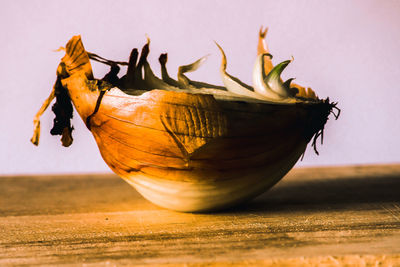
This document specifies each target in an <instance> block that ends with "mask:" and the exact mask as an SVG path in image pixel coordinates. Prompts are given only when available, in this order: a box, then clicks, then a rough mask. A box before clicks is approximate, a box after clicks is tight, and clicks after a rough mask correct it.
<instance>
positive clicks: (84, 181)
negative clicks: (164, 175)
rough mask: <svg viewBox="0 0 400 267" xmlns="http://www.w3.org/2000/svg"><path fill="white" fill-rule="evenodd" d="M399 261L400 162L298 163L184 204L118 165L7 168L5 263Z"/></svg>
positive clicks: (2, 230) (0, 236) (2, 181)
mask: <svg viewBox="0 0 400 267" xmlns="http://www.w3.org/2000/svg"><path fill="white" fill-rule="evenodd" d="M7 264H10V265H12V264H18V265H24V264H27V265H33V264H39V265H61V264H66V265H75V264H79V265H81V264H87V265H93V266H98V265H100V266H103V265H107V266H112V265H114V264H116V265H125V264H126V265H158V266H159V265H165V266H170V265H171V266H172V265H181V266H187V265H195V266H203V265H206V266H209V265H220V266H225V265H230V266H232V265H233V266H235V265H238V266H239V265H249V266H260V265H265V266H268V265H273V264H278V265H280V266H292V265H308V264H313V265H320V264H325V266H338V265H343V264H349V265H350V264H356V265H359V266H369V264H370V265H371V266H376V264H377V265H379V266H400V165H386V166H363V167H361V166H356V167H340V168H299V169H294V170H292V171H291V172H290V173H289V174H288V175H287V176H286V177H285V178H284V179H283V180H282V181H281V182H280V183H279V184H278V185H277V186H275V187H274V188H273V189H272V190H270V191H269V192H267V193H265V194H264V195H262V196H260V197H258V198H257V199H255V200H253V201H252V202H250V203H247V204H246V205H243V206H240V207H237V208H235V209H232V210H228V211H224V212H219V213H215V214H184V213H177V212H172V211H169V210H165V209H161V208H158V207H156V206H154V205H153V204H151V203H149V202H147V201H146V200H144V199H143V198H142V197H141V196H140V195H138V193H136V191H135V190H134V189H133V188H131V187H130V186H129V185H128V184H126V183H125V182H124V181H123V180H122V179H119V178H118V177H116V176H114V175H72V176H69V175H64V176H21V177H0V265H1V266H3V265H7Z"/></svg>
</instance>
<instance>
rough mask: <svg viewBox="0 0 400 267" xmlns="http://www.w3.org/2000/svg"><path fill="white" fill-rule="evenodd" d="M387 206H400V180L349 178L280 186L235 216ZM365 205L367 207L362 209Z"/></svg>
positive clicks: (388, 177)
mask: <svg viewBox="0 0 400 267" xmlns="http://www.w3.org/2000/svg"><path fill="white" fill-rule="evenodd" d="M388 202H392V203H393V202H398V203H400V176H399V175H392V176H377V177H366V178H360V177H356V178H355V177H348V178H340V179H327V180H322V179H321V180H311V181H298V182H295V181H290V182H284V181H282V182H281V183H278V184H277V185H276V186H275V187H273V188H272V189H271V190H269V191H268V192H266V193H264V194H262V195H261V196H259V197H258V198H256V199H254V200H252V201H250V202H248V203H246V204H243V205H240V206H237V207H236V208H233V209H231V210H230V211H233V212H248V211H251V212H257V211H277V212H279V211H288V210H301V211H305V210H310V211H315V210H326V209H339V210H340V209H343V208H346V209H349V208H354V209H357V207H359V208H360V206H363V209H365V206H366V205H370V206H371V207H373V206H374V205H375V204H376V205H378V204H382V203H388ZM363 204H366V205H363Z"/></svg>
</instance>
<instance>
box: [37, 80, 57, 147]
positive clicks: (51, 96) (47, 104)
mask: <svg viewBox="0 0 400 267" xmlns="http://www.w3.org/2000/svg"><path fill="white" fill-rule="evenodd" d="M54 97H55V90H54V87H53V90H51V93H50V95H49V97H48V98H46V100H45V101H44V102H43V104H42V106H41V107H40V109H39V111H38V112H37V113H36V115H35V117H34V118H33V136H32V138H31V142H32V144H34V145H35V146H37V145H39V140H40V117H41V116H42V114H43V113H44V112H45V111H46V109H47V108H48V107H49V105H50V104H51V102H52V101H53V99H54Z"/></svg>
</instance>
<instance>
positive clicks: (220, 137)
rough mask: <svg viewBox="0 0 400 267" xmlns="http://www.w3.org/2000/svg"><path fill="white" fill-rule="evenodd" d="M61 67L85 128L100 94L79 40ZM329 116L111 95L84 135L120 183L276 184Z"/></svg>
mask: <svg viewBox="0 0 400 267" xmlns="http://www.w3.org/2000/svg"><path fill="white" fill-rule="evenodd" d="M62 64H65V66H66V69H67V71H68V73H69V77H68V78H66V79H63V80H62V83H63V86H64V87H66V88H67V89H68V92H69V94H70V97H71V99H72V102H73V104H74V106H75V108H76V110H77V111H78V113H79V115H80V116H81V118H82V119H83V121H85V122H86V121H87V118H88V116H90V115H91V114H92V113H93V111H94V109H95V105H96V101H97V99H98V97H99V94H100V91H99V88H98V87H96V81H95V80H93V74H92V72H91V66H90V62H89V57H88V56H87V54H86V52H85V50H84V48H83V45H82V43H81V40H80V37H79V36H76V37H74V38H72V39H71V41H70V42H69V43H68V45H67V47H66V56H65V57H64V58H63V60H62ZM330 110H331V107H330V106H329V105H328V104H327V103H325V102H323V101H321V102H318V103H306V102H304V103H301V102H299V103H296V104H271V103H254V102H245V101H228V100H216V99H215V98H214V96H213V95H207V94H191V93H185V92H174V91H166V90H151V91H147V92H145V93H143V94H141V95H137V96H133V95H128V94H125V93H123V92H122V91H120V90H119V89H117V88H113V89H111V90H109V91H107V92H106V93H105V95H104V97H103V99H102V102H101V105H100V107H99V109H98V111H97V113H95V114H94V115H93V116H92V117H91V118H90V121H89V124H90V125H88V128H90V130H91V132H92V134H93V136H94V137H95V139H96V142H97V144H98V147H99V150H100V152H101V155H102V157H103V159H104V160H105V162H106V163H107V164H108V166H109V167H110V168H111V169H112V170H113V171H114V172H115V173H117V174H118V175H120V176H121V177H125V178H126V177H129V176H130V175H135V174H140V175H147V176H148V177H156V178H159V179H167V180H174V181H188V182H196V181H204V180H222V179H224V180H227V179H239V178H241V177H243V178H244V179H245V177H246V176H247V175H248V174H249V173H257V174H258V175H260V174H263V173H265V174H266V175H268V172H275V173H277V172H279V173H281V174H282V176H283V175H284V174H285V173H286V172H287V171H289V170H290V169H291V168H292V167H293V165H294V164H295V163H296V161H297V160H298V159H299V157H300V156H301V154H303V153H304V151H305V148H306V146H307V143H308V142H309V141H310V140H311V138H312V137H313V136H314V135H315V134H316V133H318V131H319V130H321V129H322V128H323V126H324V124H325V122H326V120H327V116H328V115H329V112H330ZM288 162H290V164H288ZM274 182H276V181H274Z"/></svg>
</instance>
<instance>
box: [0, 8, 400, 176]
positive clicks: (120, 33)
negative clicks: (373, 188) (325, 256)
mask: <svg viewBox="0 0 400 267" xmlns="http://www.w3.org/2000/svg"><path fill="white" fill-rule="evenodd" d="M1 3H2V6H1V9H0V30H1V31H0V32H1V35H2V38H1V44H0V45H1V49H0V59H1V64H0V75H1V77H0V78H1V80H0V81H1V87H0V125H1V126H0V146H1V150H0V151H1V152H0V162H1V163H0V173H1V174H28V173H29V174H30V173H75V172H79V173H82V172H105V171H108V168H107V166H106V165H105V163H103V161H102V159H101V157H100V154H99V152H98V149H97V146H96V144H95V142H94V139H93V137H92V136H91V134H90V132H89V131H88V130H87V129H86V127H85V126H84V124H83V123H82V121H81V120H80V118H79V116H78V114H77V113H75V118H74V120H73V125H74V127H75V131H74V132H73V135H74V139H75V140H74V144H73V145H72V146H71V147H69V148H64V147H62V146H61V144H60V142H59V137H53V136H51V135H50V134H49V130H50V129H51V127H52V120H53V114H52V112H51V110H50V109H49V110H48V111H47V112H46V113H45V115H44V116H43V117H42V120H41V121H42V135H41V142H40V146H39V147H34V146H33V145H32V144H31V143H30V142H29V139H30V137H31V135H32V126H33V124H32V119H33V116H34V114H35V113H36V112H37V110H38V109H39V107H40V105H41V104H42V102H43V100H44V99H45V98H46V97H47V96H48V94H49V93H50V90H51V87H52V85H53V83H54V80H55V71H56V67H57V65H58V62H59V60H60V58H61V57H62V56H63V53H62V52H53V50H55V49H57V48H58V47H60V46H63V45H65V44H66V42H67V41H68V40H69V39H70V37H72V36H73V35H76V34H80V35H81V36H82V39H83V42H84V45H85V47H86V49H87V50H88V51H91V52H94V53H97V54H100V55H102V56H104V57H106V58H110V59H114V60H124V61H126V60H127V59H128V57H129V53H130V51H131V49H132V48H133V47H142V45H143V44H144V42H145V34H148V35H149V36H150V38H151V40H152V43H151V54H150V58H149V60H150V63H151V65H152V66H153V69H154V71H155V72H156V73H159V65H158V61H157V58H158V56H159V54H160V53H163V52H168V54H169V62H168V67H169V72H170V74H171V75H172V74H174V73H176V70H177V68H178V66H179V65H182V64H187V63H190V62H192V61H194V60H195V59H197V58H199V57H201V56H203V55H206V54H209V53H210V54H211V56H210V57H209V60H208V61H207V62H206V64H205V65H204V66H203V67H201V68H200V69H199V70H198V71H197V72H195V73H193V74H190V77H191V78H193V79H195V80H204V81H208V82H213V83H219V84H221V82H220V79H219V73H218V68H219V63H220V55H219V52H218V50H217V49H216V46H215V44H214V43H213V41H214V40H216V41H218V42H219V43H220V44H221V45H222V47H223V48H224V49H225V52H226V53H227V56H228V71H229V73H231V74H232V75H234V76H237V77H240V78H241V79H242V80H243V81H245V82H247V83H251V71H252V67H253V63H254V59H255V55H256V45H257V34H258V30H259V28H260V26H261V25H264V26H268V27H269V29H270V30H269V33H268V36H267V40H268V42H269V47H270V50H271V53H272V54H273V55H274V63H278V62H280V61H282V60H286V59H289V58H290V57H291V56H292V55H293V56H294V58H295V60H294V62H293V63H292V64H291V65H290V66H289V67H288V68H287V70H286V71H285V73H284V78H290V77H296V78H297V79H296V82H297V83H299V84H301V85H304V86H310V87H312V88H313V89H314V90H315V91H316V92H317V94H318V95H319V96H320V97H322V98H325V97H327V96H329V97H330V99H331V100H334V101H338V102H339V107H340V108H341V109H342V116H341V117H340V119H339V120H338V121H334V120H332V119H331V120H329V121H328V123H327V126H326V131H325V140H324V141H325V142H324V145H323V146H322V147H320V149H319V150H320V156H316V155H314V154H313V152H312V149H310V148H309V149H308V150H307V153H306V155H305V158H304V160H303V161H302V162H299V163H298V165H297V166H321V165H346V164H370V163H398V162H400V150H399V148H400V110H399V108H400V107H399V101H400V86H399V80H400V65H399V64H400V52H399V49H400V19H399V18H400V16H399V14H400V1H388V0H386V1H378V0H376V1H161V0H160V1H104V0H103V1H81V0H79V1H50V0H48V1H44V0H43V1H1ZM94 68H95V74H97V76H98V77H102V76H103V75H104V74H105V72H106V71H107V70H106V69H105V68H103V67H102V66H99V65H94Z"/></svg>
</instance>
